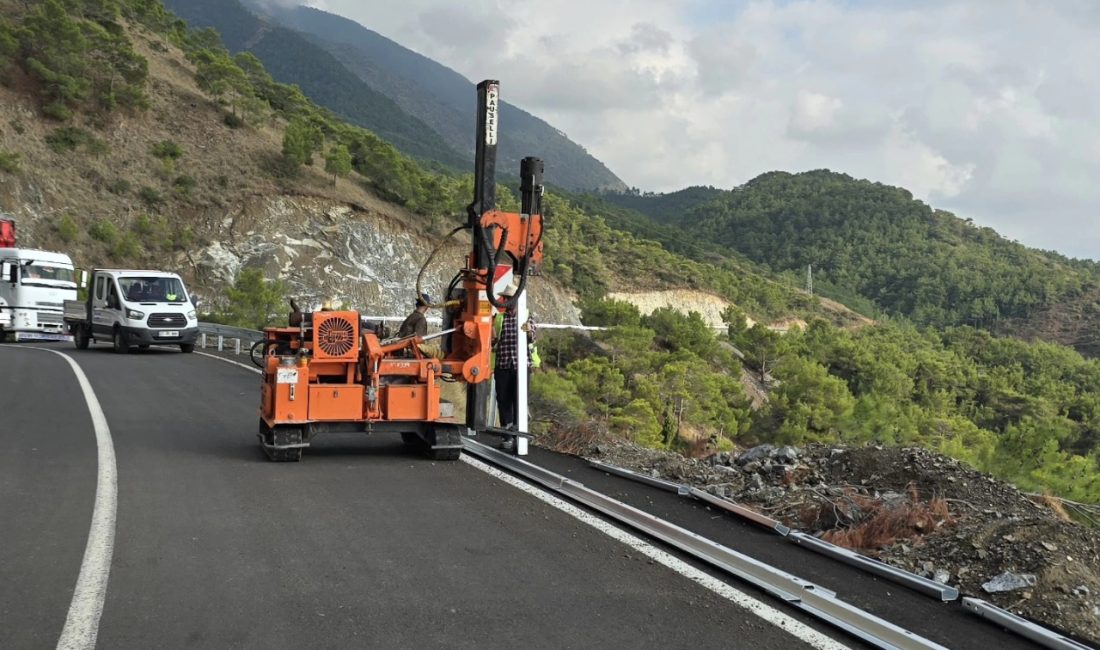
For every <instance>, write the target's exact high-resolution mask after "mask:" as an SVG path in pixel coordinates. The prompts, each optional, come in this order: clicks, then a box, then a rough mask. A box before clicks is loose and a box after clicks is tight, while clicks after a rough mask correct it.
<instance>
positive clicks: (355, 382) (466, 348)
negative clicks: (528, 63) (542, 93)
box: [258, 81, 543, 461]
mask: <svg viewBox="0 0 1100 650" xmlns="http://www.w3.org/2000/svg"><path fill="white" fill-rule="evenodd" d="M477 92H478V115H477V154H476V160H475V174H474V200H473V202H472V203H471V204H470V205H469V207H468V208H467V221H466V224H465V225H464V226H463V227H462V228H460V229H456V232H458V231H460V230H463V229H465V230H468V231H469V232H470V235H471V241H472V249H471V252H470V255H469V258H468V259H467V262H466V267H465V268H463V269H461V270H459V272H458V273H457V275H455V277H454V279H453V280H452V281H451V283H450V286H449V287H448V290H447V292H446V297H445V299H444V303H443V304H442V305H440V306H443V307H444V308H445V312H444V313H445V316H444V324H443V331H442V332H440V333H438V334H434V335H430V336H427V337H423V338H422V337H417V336H411V337H406V338H400V339H394V340H382V339H380V337H379V335H378V333H376V332H375V331H374V330H373V329H372V328H370V327H368V326H366V325H365V324H364V323H363V322H362V321H361V319H360V316H359V314H358V313H357V312H354V311H318V312H314V313H313V314H306V315H299V317H294V315H293V314H292V319H291V326H290V327H269V328H266V329H265V330H264V340H265V345H264V348H263V349H264V350H265V356H264V360H263V361H264V363H263V388H262V395H261V403H260V430H259V434H258V435H259V439H260V443H261V445H262V446H263V449H264V451H265V452H266V453H267V455H268V457H269V458H270V459H271V460H276V461H297V460H300V459H301V457H302V450H303V449H304V448H305V447H308V446H309V444H310V441H311V440H312V439H313V437H314V436H316V435H317V434H320V433H324V432H329V431H361V432H366V433H372V432H390V433H400V434H401V436H402V438H403V440H404V441H405V442H406V443H407V444H410V445H416V446H419V447H422V448H423V449H425V450H426V451H427V452H428V454H429V455H430V456H431V457H432V458H435V459H439V460H455V459H457V458H458V456H459V452H460V450H461V448H462V438H461V436H462V435H463V433H464V432H465V430H467V429H470V430H473V431H483V430H486V429H487V428H488V426H487V423H488V417H487V413H486V410H487V402H488V400H487V397H488V387H489V385H490V384H489V380H490V379H491V378H492V370H493V369H492V367H491V351H492V343H493V342H492V318H493V315H494V313H495V312H496V310H503V309H508V308H510V307H512V306H513V305H514V304H515V302H516V301H517V300H518V298H519V296H520V295H521V294H522V293H523V291H524V290H525V288H526V284H527V278H528V277H529V275H530V274H531V273H533V272H535V271H536V269H537V267H538V265H539V264H540V262H541V260H542V232H543V230H542V229H543V219H542V210H541V205H542V192H543V185H542V174H543V164H542V161H541V160H539V159H537V158H524V159H523V160H522V161H521V163H520V179H521V181H520V190H521V212H520V213H509V212H500V211H498V210H496V209H495V207H496V183H495V174H496V146H497V127H498V125H499V112H500V100H499V84H498V82H496V81H483V82H481V83H480V84H478V87H477ZM504 265H511V266H512V271H513V273H514V276H515V278H516V279H517V282H518V288H517V290H516V292H515V295H513V296H501V295H497V294H496V292H495V291H494V279H495V278H496V277H497V275H498V274H497V270H498V267H500V268H503V266H504ZM410 290H411V287H410ZM295 321H297V322H295ZM431 338H438V339H440V340H441V342H442V345H441V346H440V348H441V353H440V354H439V355H438V356H435V355H428V354H425V353H424V352H423V351H422V349H421V346H422V344H423V343H424V342H425V340H426V339H431ZM442 381H458V382H464V383H465V384H466V417H465V421H460V420H459V419H458V418H457V417H455V414H454V413H453V410H454V409H453V405H452V404H450V403H448V402H446V401H444V400H442V399H441V397H440V385H441V382H442Z"/></svg>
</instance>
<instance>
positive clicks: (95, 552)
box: [22, 348, 118, 650]
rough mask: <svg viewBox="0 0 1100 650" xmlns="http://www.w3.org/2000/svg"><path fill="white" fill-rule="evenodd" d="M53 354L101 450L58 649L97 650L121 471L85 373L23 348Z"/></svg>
mask: <svg viewBox="0 0 1100 650" xmlns="http://www.w3.org/2000/svg"><path fill="white" fill-rule="evenodd" d="M22 349H32V350H42V351H44V352H50V353H52V354H56V355H57V356H59V357H61V358H63V359H65V361H67V362H68V364H69V367H71V368H72V369H73V373H74V374H75V375H76V381H77V382H78V383H79V384H80V390H81V391H83V393H84V401H85V402H86V403H87V404H88V414H89V415H91V417H92V426H93V427H95V442H96V447H97V448H98V450H99V461H98V465H99V469H98V471H97V475H96V486H95V507H94V508H93V510H92V526H91V529H90V530H89V531H88V543H87V545H85V547H84V559H83V561H81V563H80V575H79V577H77V579H76V588H75V589H74V590H73V599H72V601H71V602H70V603H69V614H68V616H66V617H65V627H64V628H63V629H62V630H61V638H60V639H58V641H57V647H58V648H64V649H65V650H69V649H77V648H79V649H80V650H91V649H92V648H95V642H96V636H98V634H99V617H100V616H101V615H102V614H103V601H104V600H105V599H106V597H107V578H108V577H109V576H110V574H111V556H112V555H113V554H114V549H115V514H116V512H117V509H118V470H117V468H116V466H115V446H114V443H113V442H112V441H111V430H110V428H108V427H107V418H106V416H104V415H103V409H102V408H101V407H100V406H99V400H97V399H96V396H95V391H93V390H92V385H91V383H89V382H88V377H87V376H86V375H85V374H84V371H83V370H81V369H80V366H79V365H77V363H76V361H73V359H72V358H71V357H70V356H69V355H67V354H62V353H60V352H58V351H57V350H50V349H48V348H22Z"/></svg>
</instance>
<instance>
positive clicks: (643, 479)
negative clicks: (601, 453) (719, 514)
mask: <svg viewBox="0 0 1100 650" xmlns="http://www.w3.org/2000/svg"><path fill="white" fill-rule="evenodd" d="M587 462H588V464H589V465H590V466H592V467H594V468H596V469H598V470H600V471H601V472H607V473H608V474H614V475H616V476H622V477H623V478H628V479H630V480H632V481H638V482H639V483H645V484H646V485H651V486H653V487H655V488H660V489H662V490H668V491H669V492H675V493H676V494H679V495H680V496H687V495H688V494H691V488H689V487H688V486H686V485H682V484H680V483H673V482H672V481H666V480H664V479H660V478H653V477H652V476H646V475H645V474H639V473H638V472H633V471H631V470H629V469H626V468H625V467H619V466H618V465H610V464H608V463H601V462H600V461H598V460H589V461H587Z"/></svg>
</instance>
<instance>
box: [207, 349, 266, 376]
mask: <svg viewBox="0 0 1100 650" xmlns="http://www.w3.org/2000/svg"><path fill="white" fill-rule="evenodd" d="M194 354H197V355H199V356H202V357H209V358H211V359H217V360H218V361H224V362H226V363H231V364H233V365H235V366H240V367H241V368H244V369H245V370H251V371H252V372H254V373H256V374H257V375H262V374H263V372H261V371H260V369H259V368H257V367H255V366H248V365H245V364H243V363H241V362H240V361H234V360H232V359H226V358H225V357H219V356H218V355H216V354H207V353H206V352H195V353H194Z"/></svg>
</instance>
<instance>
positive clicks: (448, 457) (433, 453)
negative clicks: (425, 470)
mask: <svg viewBox="0 0 1100 650" xmlns="http://www.w3.org/2000/svg"><path fill="white" fill-rule="evenodd" d="M461 455H462V450H461V449H432V450H430V451H429V452H428V456H430V457H431V459H432V460H442V461H452V460H458V457H459V456H461Z"/></svg>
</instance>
